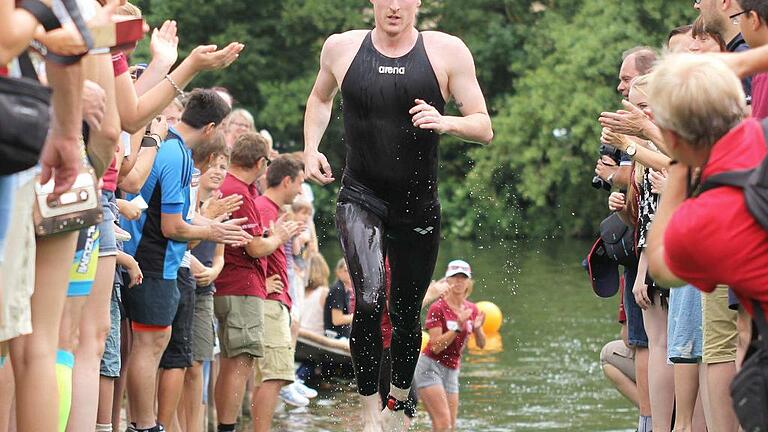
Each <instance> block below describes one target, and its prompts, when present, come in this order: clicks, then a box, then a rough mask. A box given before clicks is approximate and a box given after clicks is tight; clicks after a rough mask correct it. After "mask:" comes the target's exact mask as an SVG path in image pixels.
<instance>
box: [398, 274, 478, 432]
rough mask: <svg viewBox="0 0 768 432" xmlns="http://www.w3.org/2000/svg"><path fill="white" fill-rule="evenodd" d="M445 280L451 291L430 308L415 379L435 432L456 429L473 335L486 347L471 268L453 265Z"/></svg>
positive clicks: (420, 397) (476, 340) (415, 384)
mask: <svg viewBox="0 0 768 432" xmlns="http://www.w3.org/2000/svg"><path fill="white" fill-rule="evenodd" d="M445 280H446V281H447V282H448V285H449V286H450V288H449V289H448V291H447V292H446V293H445V294H444V295H443V297H442V298H441V299H439V300H438V301H436V302H435V303H433V304H432V306H430V308H429V312H428V313H427V320H426V323H425V324H424V327H425V328H426V329H427V331H428V332H429V343H428V344H427V346H426V347H425V348H424V350H423V351H422V353H421V356H420V357H419V362H418V364H417V365H416V373H415V374H414V377H413V378H414V380H413V381H414V386H415V387H416V389H417V391H418V395H419V399H420V400H421V401H422V402H424V406H425V407H426V409H427V412H428V413H429V417H430V418H431V419H432V430H433V431H436V432H438V431H451V430H455V428H456V416H457V414H458V411H459V369H460V367H461V353H462V351H463V349H464V344H465V342H466V340H467V337H469V335H470V333H472V334H474V335H475V342H476V343H477V346H478V347H479V348H481V349H482V348H483V347H484V346H485V333H483V322H484V321H485V314H483V313H482V312H479V311H478V309H477V306H475V304H474V303H472V302H470V301H469V300H467V297H469V294H470V293H472V288H473V285H474V282H473V280H472V270H471V268H470V266H469V264H467V263H466V262H465V261H461V260H455V261H451V262H450V263H449V264H448V269H447V270H446V272H445Z"/></svg>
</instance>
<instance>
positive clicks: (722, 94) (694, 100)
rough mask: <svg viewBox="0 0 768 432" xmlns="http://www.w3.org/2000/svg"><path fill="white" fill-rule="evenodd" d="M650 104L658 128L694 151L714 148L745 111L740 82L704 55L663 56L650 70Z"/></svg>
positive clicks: (729, 71)
mask: <svg viewBox="0 0 768 432" xmlns="http://www.w3.org/2000/svg"><path fill="white" fill-rule="evenodd" d="M648 100H649V103H650V105H651V109H652V110H653V116H654V118H655V121H656V124H657V125H658V126H659V127H661V128H664V129H667V130H669V131H673V132H675V133H677V134H678V135H680V137H681V138H683V139H685V140H686V141H688V143H690V144H691V145H692V146H693V147H696V148H709V147H712V146H713V145H714V144H715V143H716V142H717V141H718V140H719V139H720V138H721V137H722V136H723V135H725V134H726V133H728V131H729V130H731V129H732V128H733V127H734V126H736V125H737V124H738V123H739V122H740V121H741V120H742V119H743V118H744V116H745V115H746V109H747V106H746V102H745V97H744V90H743V89H742V86H741V81H739V78H738V77H737V76H736V74H734V73H733V71H731V70H730V69H729V68H728V66H726V65H725V64H724V63H723V62H721V61H720V60H718V59H716V58H715V57H712V56H708V55H693V54H671V55H667V56H666V57H665V58H664V59H663V60H662V61H661V62H660V63H659V64H657V65H656V67H655V69H654V71H653V74H652V76H651V82H650V85H649V88H648Z"/></svg>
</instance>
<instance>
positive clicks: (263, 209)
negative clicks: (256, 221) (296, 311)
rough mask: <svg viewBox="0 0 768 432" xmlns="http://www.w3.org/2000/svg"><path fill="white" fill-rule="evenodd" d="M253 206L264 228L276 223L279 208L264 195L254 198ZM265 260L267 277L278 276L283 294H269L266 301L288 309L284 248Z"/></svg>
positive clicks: (288, 296)
mask: <svg viewBox="0 0 768 432" xmlns="http://www.w3.org/2000/svg"><path fill="white" fill-rule="evenodd" d="M254 204H255V205H256V209H257V210H258V211H259V214H260V215H261V223H262V224H263V225H264V226H269V224H270V222H275V221H277V218H278V217H279V216H280V206H279V205H277V203H275V202H274V201H272V200H271V199H269V198H268V197H267V196H265V195H262V196H260V197H258V198H256V200H255V201H254ZM265 258H266V260H267V277H270V276H272V275H276V274H277V275H280V280H281V281H282V282H283V292H281V293H270V294H268V295H267V300H276V301H279V302H280V303H282V304H284V305H285V306H286V307H287V308H288V309H290V308H291V304H292V303H291V295H290V294H288V286H289V285H288V263H287V261H286V258H285V246H280V247H278V248H277V249H275V251H274V252H272V253H271V254H270V255H269V256H267V257H265Z"/></svg>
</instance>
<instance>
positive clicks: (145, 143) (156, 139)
mask: <svg viewBox="0 0 768 432" xmlns="http://www.w3.org/2000/svg"><path fill="white" fill-rule="evenodd" d="M162 142H163V140H162V139H160V135H158V134H146V135H144V138H142V139H141V146H142V147H157V149H158V150H159V149H160V145H161V143H162Z"/></svg>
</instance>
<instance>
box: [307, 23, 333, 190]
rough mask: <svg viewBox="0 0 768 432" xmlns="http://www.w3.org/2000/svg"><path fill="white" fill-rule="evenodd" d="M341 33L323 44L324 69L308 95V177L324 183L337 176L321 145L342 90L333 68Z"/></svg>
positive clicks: (321, 69)
mask: <svg viewBox="0 0 768 432" xmlns="http://www.w3.org/2000/svg"><path fill="white" fill-rule="evenodd" d="M340 37H341V36H340V35H333V36H331V37H329V38H328V39H327V40H326V41H325V44H324V45H323V50H322V52H321V53H320V72H318V74H317V79H316V80H315V85H314V87H312V92H311V93H310V94H309V99H307V109H306V111H305V113H304V167H305V168H304V169H305V171H306V176H307V178H308V179H310V180H312V181H314V182H316V183H318V184H321V185H325V184H328V183H330V182H332V181H333V180H334V178H333V174H332V173H331V166H330V165H329V164H328V159H326V158H325V156H324V155H323V154H322V153H320V151H319V150H318V148H319V147H320V140H321V139H322V138H323V134H324V133H325V129H326V128H327V127H328V122H330V120H331V112H332V111H333V98H334V96H336V92H337V91H338V84H337V82H336V78H335V77H334V76H333V71H332V60H333V59H334V58H335V56H336V51H337V49H338V43H339V41H338V39H339V38H340Z"/></svg>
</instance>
